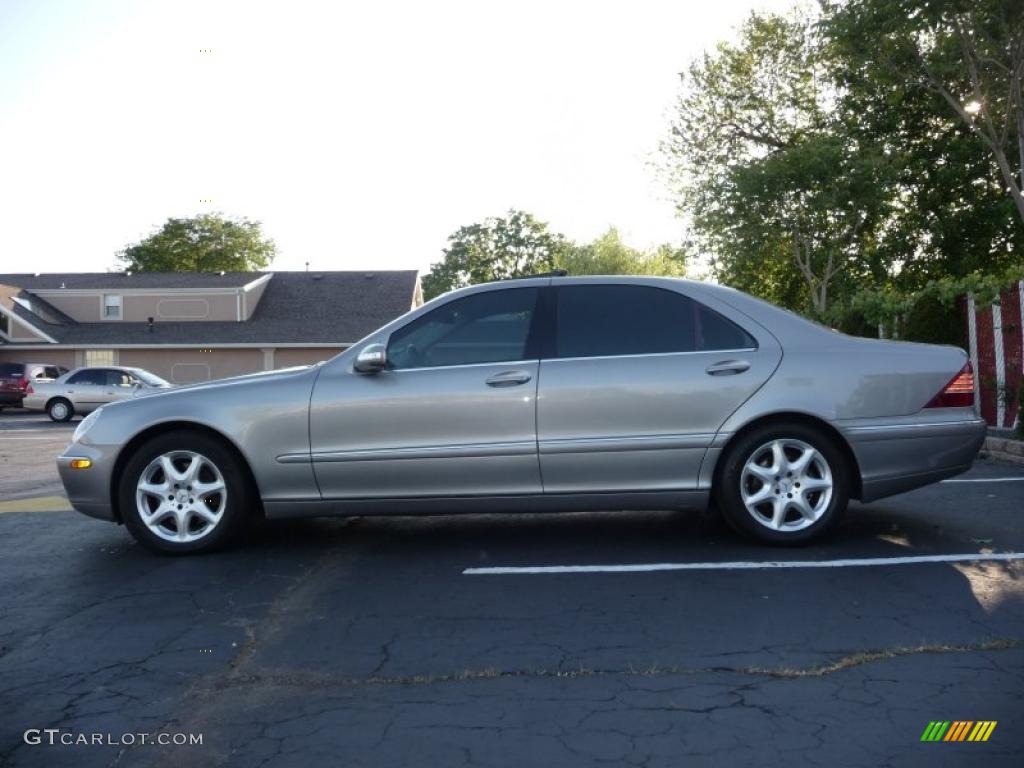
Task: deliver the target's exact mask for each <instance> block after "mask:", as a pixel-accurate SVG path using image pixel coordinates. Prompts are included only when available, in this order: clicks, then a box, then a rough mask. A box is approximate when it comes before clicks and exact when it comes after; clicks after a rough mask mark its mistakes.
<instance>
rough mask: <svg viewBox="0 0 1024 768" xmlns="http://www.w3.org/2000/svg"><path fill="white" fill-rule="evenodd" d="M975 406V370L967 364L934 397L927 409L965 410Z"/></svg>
mask: <svg viewBox="0 0 1024 768" xmlns="http://www.w3.org/2000/svg"><path fill="white" fill-rule="evenodd" d="M972 405H974V369H973V368H972V367H971V364H970V363H969V362H968V363H965V364H964V367H963V368H961V369H960V373H958V374H957V375H956V376H954V377H953V378H952V379H950V380H949V383H948V384H947V385H946V386H945V387H943V388H942V391H941V392H939V393H938V394H937V395H936V396H935V397H933V398H932V399H931V400H930V401H929V402H928V405H926V406H925V408H965V407H970V406H972Z"/></svg>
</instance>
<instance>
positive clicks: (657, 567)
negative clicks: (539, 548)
mask: <svg viewBox="0 0 1024 768" xmlns="http://www.w3.org/2000/svg"><path fill="white" fill-rule="evenodd" d="M988 560H1024V552H998V553H993V552H990V553H984V552H971V553H968V554H963V555H910V556H906V557H861V558H848V559H844V560H766V561H763V562H757V561H739V562H732V563H640V564H636V565H536V566H522V567H514V566H508V567H503V566H497V567H493V568H466V569H465V570H463V571H462V575H463V576H500V575H506V576H515V575H529V574H537V573H647V572H650V571H749V570H760V569H769V568H865V567H871V566H886V565H917V564H919V563H973V562H981V561H988Z"/></svg>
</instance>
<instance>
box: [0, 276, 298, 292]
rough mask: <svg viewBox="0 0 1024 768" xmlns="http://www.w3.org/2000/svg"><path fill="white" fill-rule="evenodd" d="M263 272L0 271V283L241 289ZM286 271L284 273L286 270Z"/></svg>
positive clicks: (32, 286)
mask: <svg viewBox="0 0 1024 768" xmlns="http://www.w3.org/2000/svg"><path fill="white" fill-rule="evenodd" d="M265 274H266V273H265V272H225V273H223V274H221V273H220V272H132V273H127V272H64V273H59V272H46V273H38V274H33V273H31V272H25V273H22V274H17V273H11V274H0V283H3V284H6V285H16V286H18V287H19V288H24V289H25V290H27V291H43V290H53V289H57V288H66V289H68V290H102V291H127V290H131V289H132V288H140V289H152V288H167V289H181V288H241V287H242V286H244V285H248V284H249V283H251V282H252V281H253V280H256V279H258V278H260V277H263V275H265ZM285 274H286V273H285Z"/></svg>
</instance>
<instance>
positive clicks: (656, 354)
mask: <svg viewBox="0 0 1024 768" xmlns="http://www.w3.org/2000/svg"><path fill="white" fill-rule="evenodd" d="M757 350H758V348H757V347H743V348H741V349H692V350H687V351H680V352H633V353H630V354H628V355H588V356H586V357H545V358H543V359H542V360H541V362H542V363H550V362H555V361H558V362H562V361H566V360H622V359H623V358H633V357H670V356H672V355H729V354H734V353H739V352H757Z"/></svg>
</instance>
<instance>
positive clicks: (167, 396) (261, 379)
mask: <svg viewBox="0 0 1024 768" xmlns="http://www.w3.org/2000/svg"><path fill="white" fill-rule="evenodd" d="M317 365H320V364H319V363H317ZM316 367H317V366H316V365H313V366H310V365H304V366H296V367H294V368H280V369H278V370H275V371H261V372H259V373H249V374H245V375H244V376H232V377H230V378H226V379H214V380H213V381H202V382H199V383H197V384H185V385H182V386H179V387H155V388H152V389H146V390H140V392H139V394H138V395H137V396H135V397H132V398H129V399H127V400H120V401H117V402H113V403H109V404H107V405H104V406H103V408H104V410H113V409H118V410H120V409H122V408H130V407H132V404H133V403H139V401H140V400H146V401H147V402H153V401H168V400H172V399H176V398H177V399H191V398H193V397H202V395H203V393H205V392H211V393H212V392H214V391H219V390H224V389H230V388H234V387H238V388H244V387H251V386H253V385H257V386H258V385H259V384H261V383H267V384H269V383H272V382H275V381H280V380H282V379H287V378H291V377H294V376H296V375H301V374H303V373H305V372H307V371H309V370H310V369H312V368H316ZM140 407H141V406H140Z"/></svg>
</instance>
